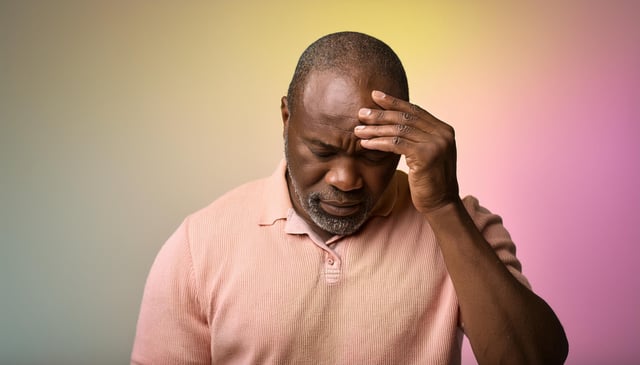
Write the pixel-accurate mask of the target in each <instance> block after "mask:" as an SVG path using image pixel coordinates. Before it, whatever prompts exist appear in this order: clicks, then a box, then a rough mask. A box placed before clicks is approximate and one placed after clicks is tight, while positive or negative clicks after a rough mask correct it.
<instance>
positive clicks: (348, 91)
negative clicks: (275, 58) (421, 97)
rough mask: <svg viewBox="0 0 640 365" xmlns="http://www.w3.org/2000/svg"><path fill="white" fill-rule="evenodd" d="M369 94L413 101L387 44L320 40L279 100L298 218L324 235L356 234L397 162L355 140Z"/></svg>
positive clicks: (338, 36) (347, 37)
mask: <svg viewBox="0 0 640 365" xmlns="http://www.w3.org/2000/svg"><path fill="white" fill-rule="evenodd" d="M372 90H382V91H385V92H387V93H389V94H391V95H395V96H397V97H400V98H403V99H405V100H408V98H409V95H408V94H409V93H408V87H407V78H406V75H405V72H404V68H403V67H402V64H401V62H400V60H399V59H398V57H397V56H396V54H395V53H394V52H393V51H392V50H391V48H389V47H388V46H387V45H386V44H384V43H383V42H381V41H379V40H377V39H375V38H373V37H370V36H367V35H365V34H361V33H353V32H342V33H335V34H330V35H327V36H325V37H322V38H320V39H319V40H317V41H316V42H314V43H313V44H312V45H311V46H309V47H308V48H307V49H306V50H305V51H304V53H303V54H302V56H301V57H300V60H299V62H298V65H297V67H296V71H295V73H294V76H293V79H292V81H291V84H290V86H289V91H288V94H287V97H283V98H282V107H281V110H282V118H283V122H284V139H285V156H286V159H287V169H288V170H287V171H288V174H287V178H288V183H289V192H290V196H291V200H292V203H293V205H294V207H295V209H296V211H297V212H298V213H299V214H300V215H301V216H302V217H303V218H305V220H307V222H309V223H310V224H311V225H312V227H313V228H314V229H315V230H316V231H318V232H319V233H321V234H324V235H330V234H351V233H354V232H355V231H357V230H358V229H359V228H360V227H361V226H362V224H363V223H364V222H365V221H366V219H367V218H368V217H369V215H370V214H371V211H372V209H373V208H374V206H375V204H376V203H377V202H378V200H379V198H380V197H381V196H382V194H383V192H384V190H385V189H386V187H387V185H388V184H389V181H390V180H391V177H392V176H393V173H394V171H395V169H396V166H397V163H398V159H399V156H398V155H395V154H391V153H386V152H381V151H374V150H367V149H364V148H362V147H361V146H360V142H359V140H358V139H357V138H356V137H355V136H354V134H353V128H354V127H355V126H356V125H358V124H359V121H358V110H359V109H360V108H363V107H370V108H375V107H377V106H376V104H375V103H374V102H373V100H372V99H371V91H372Z"/></svg>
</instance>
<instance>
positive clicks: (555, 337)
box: [281, 72, 568, 364]
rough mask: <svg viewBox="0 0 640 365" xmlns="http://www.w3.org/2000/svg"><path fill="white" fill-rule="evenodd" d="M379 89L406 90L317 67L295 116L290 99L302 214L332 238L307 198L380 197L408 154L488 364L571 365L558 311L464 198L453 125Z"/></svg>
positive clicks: (421, 203) (291, 152)
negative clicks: (484, 229)
mask: <svg viewBox="0 0 640 365" xmlns="http://www.w3.org/2000/svg"><path fill="white" fill-rule="evenodd" d="M373 74H374V75H375V73H373ZM379 90H386V91H387V92H389V93H394V92H395V93H397V88H394V84H393V83H392V82H388V81H385V80H379V79H376V78H375V77H373V76H367V75H366V74H365V73H364V72H362V73H356V74H355V75H349V76H340V75H336V74H332V73H327V72H324V73H312V75H311V76H310V77H309V79H308V81H307V85H306V86H305V89H304V94H303V95H304V96H303V98H302V99H303V100H302V102H301V104H300V105H297V109H296V115H295V116H291V115H290V114H289V112H288V107H287V102H286V98H283V99H282V108H281V109H282V117H283V121H284V134H285V138H286V139H287V140H288V146H287V159H288V163H289V164H290V167H289V168H290V173H289V174H288V175H289V176H288V179H289V190H290V195H291V200H292V202H293V204H294V208H295V209H296V211H297V212H298V213H299V214H301V215H302V216H303V218H304V219H306V220H307V222H309V224H310V225H311V227H314V228H313V229H314V230H316V232H317V233H319V234H320V235H321V237H323V238H325V239H326V238H328V237H330V236H331V235H332V233H331V232H327V231H326V230H324V229H322V228H320V227H317V226H316V225H315V223H314V222H313V220H312V219H311V218H310V216H309V214H308V213H307V212H306V211H305V209H304V206H303V204H302V202H303V201H304V199H300V198H299V197H300V195H303V196H304V195H309V194H310V193H312V192H317V191H326V189H328V187H329V186H332V187H335V188H336V189H339V190H340V191H345V192H346V191H356V192H361V194H362V196H369V197H371V198H372V199H373V200H374V201H377V199H378V198H379V197H380V196H381V195H382V192H383V191H384V188H385V187H386V186H387V184H388V182H389V180H390V178H391V176H392V174H393V170H395V168H396V164H397V161H398V160H397V156H398V155H404V156H405V158H406V161H407V166H408V167H409V172H408V175H409V187H410V191H411V197H412V200H413V203H414V205H415V207H416V209H417V210H418V211H419V212H420V213H422V215H423V216H424V219H425V220H427V221H428V223H429V224H430V225H431V227H432V229H433V231H434V233H435V236H436V238H437V241H438V244H439V246H440V249H441V251H442V255H443V257H444V260H445V263H446V265H447V270H448V272H449V275H450V276H451V279H452V281H453V284H454V287H455V290H456V294H457V296H458V300H459V303H460V313H461V317H462V322H463V323H464V327H465V332H466V334H467V337H468V338H469V342H470V343H471V347H472V349H473V352H474V354H475V356H476V359H477V361H478V363H479V364H562V363H563V362H564V360H565V358H566V356H567V351H568V344H567V339H566V335H565V333H564V330H563V328H562V326H561V324H560V322H559V321H558V319H557V317H556V316H555V314H554V313H553V311H552V310H551V308H550V307H549V306H548V305H547V304H546V303H545V302H544V300H542V299H541V298H540V297H538V296H537V295H535V294H534V293H533V292H531V291H530V290H529V289H528V288H526V287H525V286H523V285H522V284H520V283H519V282H518V281H517V280H516V279H515V278H514V277H513V275H511V273H510V272H509V271H508V270H507V268H506V267H505V266H504V264H502V262H501V261H500V260H499V258H498V257H497V256H496V254H495V252H494V251H493V249H492V248H491V246H490V245H489V243H488V242H486V240H485V239H484V237H483V236H482V234H481V233H480V232H479V231H478V229H477V228H476V226H475V224H474V223H473V221H472V219H471V217H470V216H469V214H468V213H467V211H466V209H465V208H464V206H463V204H462V201H461V199H460V197H459V193H458V181H457V176H456V146H455V134H454V130H453V128H452V127H451V126H449V125H448V124H446V123H445V122H443V121H440V120H438V119H437V118H435V117H434V116H433V115H431V114H430V113H428V112H427V111H425V110H424V109H422V108H420V107H419V106H417V105H414V104H411V103H409V102H407V101H403V100H401V99H398V98H395V97H393V96H391V95H392V94H387V93H384V92H382V91H379ZM315 139H318V140H321V141H323V142H327V143H328V144H330V145H333V146H334V147H336V148H335V149H334V150H335V153H334V154H332V155H329V156H327V157H323V158H322V159H318V157H317V156H315V155H314V154H313V152H312V147H313V146H310V145H309V143H308V141H309V140H315ZM367 150H370V151H379V152H382V153H388V154H390V155H389V159H388V160H386V159H383V160H381V161H380V162H377V163H373V164H372V163H370V162H365V159H364V158H363V157H362V156H366V151H367ZM392 156H395V157H393V158H392ZM291 176H293V177H294V178H295V179H294V180H295V181H292V179H291ZM293 185H296V186H297V187H298V189H297V190H298V191H296V189H294V188H293V187H292V186H293ZM359 196H360V195H359ZM329 210H330V211H331V212H343V213H344V212H345V211H339V210H338V211H335V210H331V209H329Z"/></svg>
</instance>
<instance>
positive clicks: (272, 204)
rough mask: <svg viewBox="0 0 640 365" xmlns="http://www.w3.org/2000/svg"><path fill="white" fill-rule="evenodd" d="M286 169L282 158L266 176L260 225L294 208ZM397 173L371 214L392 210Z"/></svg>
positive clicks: (395, 194)
mask: <svg viewBox="0 0 640 365" xmlns="http://www.w3.org/2000/svg"><path fill="white" fill-rule="evenodd" d="M286 171H287V163H286V161H285V160H284V159H282V160H281V161H280V163H279V164H278V167H277V168H276V170H275V171H274V172H273V174H272V175H271V176H270V177H268V178H267V181H266V184H265V190H264V192H263V194H264V195H263V202H264V203H263V204H262V212H261V214H260V221H259V224H260V225H261V226H270V225H273V224H274V223H275V222H276V221H277V220H279V219H290V218H291V216H290V211H289V210H290V209H291V211H294V210H293V205H292V204H291V198H290V196H289V188H288V186H287V178H286ZM398 173H399V171H396V172H395V174H394V176H393V178H392V179H391V182H390V183H389V186H387V189H386V190H385V191H384V193H383V194H382V197H381V198H380V200H378V203H376V206H375V207H374V208H373V212H372V213H371V216H379V217H386V216H388V215H389V214H390V213H391V211H392V210H393V206H394V205H395V203H396V199H397V197H398ZM294 213H295V211H294ZM296 215H297V214H296ZM300 219H301V218H300Z"/></svg>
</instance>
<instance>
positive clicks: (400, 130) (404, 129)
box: [396, 124, 411, 135]
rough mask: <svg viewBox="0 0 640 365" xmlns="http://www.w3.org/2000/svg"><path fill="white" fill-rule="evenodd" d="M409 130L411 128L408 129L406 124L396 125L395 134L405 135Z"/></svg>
mask: <svg viewBox="0 0 640 365" xmlns="http://www.w3.org/2000/svg"><path fill="white" fill-rule="evenodd" d="M410 129H411V127H409V126H408V125H406V124H396V132H397V134H398V135H403V134H407V133H409V130H410Z"/></svg>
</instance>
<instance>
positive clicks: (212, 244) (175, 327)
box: [131, 161, 529, 365]
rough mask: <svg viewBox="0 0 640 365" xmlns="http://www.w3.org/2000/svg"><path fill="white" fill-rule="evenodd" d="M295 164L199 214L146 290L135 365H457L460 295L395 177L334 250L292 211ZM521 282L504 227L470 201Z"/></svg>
mask: <svg viewBox="0 0 640 365" xmlns="http://www.w3.org/2000/svg"><path fill="white" fill-rule="evenodd" d="M285 171H286V167H285V163H284V161H283V162H282V163H281V164H280V165H279V167H278V168H277V170H276V171H275V173H274V174H273V175H272V176H271V177H269V178H266V179H262V180H258V181H255V182H251V183H248V184H246V185H243V186H241V187H239V188H236V189H235V190H233V191H231V192H229V193H227V194H225V195H224V196H222V197H221V198H219V199H218V200H216V201H215V202H214V203H212V204H211V205H209V206H208V207H206V208H204V209H202V210H200V211H198V212H196V213H194V214H192V215H191V216H189V217H188V218H187V219H186V220H185V221H184V222H183V223H182V225H180V227H179V228H178V229H177V231H176V232H175V233H174V234H173V235H172V236H171V238H169V240H168V241H167V242H166V243H165V245H164V246H163V247H162V249H161V250H160V252H159V253H158V256H157V257H156V260H155V262H154V263H153V266H152V268H151V271H150V273H149V277H148V279H147V284H146V286H145V290H144V295H143V299H142V305H141V310H140V316H139V319H138V326H137V332H136V337H135V342H134V346H133V352H132V356H131V363H132V364H234V365H235V364H314V365H317V364H394V365H396V364H459V363H460V346H461V340H462V331H461V329H460V326H459V322H458V321H459V312H458V302H457V298H456V293H455V291H454V288H453V285H452V282H451V280H450V277H449V275H448V273H447V270H446V267H445V264H444V261H443V258H442V255H441V252H440V249H439V247H438V244H437V242H436V240H435V237H434V234H433V231H432V230H431V228H430V226H429V224H428V223H427V222H426V220H425V219H424V217H423V216H422V215H421V214H420V213H419V212H417V211H416V210H415V208H414V207H413V204H412V202H411V197H410V194H409V188H408V182H407V176H406V174H405V173H403V172H401V171H398V172H396V174H395V176H394V178H393V180H392V182H391V183H390V184H389V187H388V188H387V190H386V191H385V194H384V195H383V197H382V198H381V199H380V201H379V203H378V204H377V206H376V207H375V209H374V212H373V214H372V216H371V217H370V218H369V220H368V221H367V222H366V223H365V225H364V226H363V227H362V228H361V229H360V230H359V231H358V232H357V233H355V234H352V235H348V236H335V237H332V238H331V239H330V240H328V241H327V242H323V241H322V240H321V239H319V237H318V236H317V235H315V234H314V233H313V232H312V231H311V229H310V227H309V226H308V225H307V223H306V222H305V221H304V220H303V219H302V218H301V217H300V216H298V215H297V214H296V213H295V211H294V210H293V208H292V205H291V201H290V198H289V192H288V189H287V183H286V179H285ZM463 202H464V205H465V207H466V208H467V210H468V211H469V213H470V214H471V216H472V218H473V220H474V222H475V223H476V225H477V226H478V228H479V229H480V231H481V232H482V234H483V235H484V237H485V238H486V239H487V240H488V242H489V243H490V244H491V245H492V247H493V248H494V250H495V251H496V253H497V254H498V256H499V258H500V259H501V260H502V261H503V262H504V264H505V265H507V267H508V268H509V270H510V271H511V272H512V273H513V275H514V276H515V277H516V278H517V279H518V280H520V281H521V282H522V283H524V284H525V285H527V286H528V285H529V284H528V283H527V280H526V279H525V278H524V276H523V275H522V274H521V272H520V263H519V262H518V260H517V258H516V256H515V246H514V244H513V242H512V240H511V238H510V236H509V234H508V233H507V231H506V230H505V229H504V227H503V226H502V221H501V219H500V217H499V216H497V215H495V214H491V213H490V212H489V211H488V210H486V209H484V208H482V207H480V206H479V204H478V201H477V199H475V198H473V197H466V198H465V199H463Z"/></svg>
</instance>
